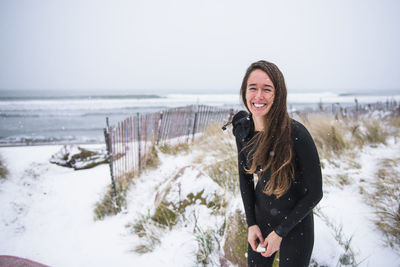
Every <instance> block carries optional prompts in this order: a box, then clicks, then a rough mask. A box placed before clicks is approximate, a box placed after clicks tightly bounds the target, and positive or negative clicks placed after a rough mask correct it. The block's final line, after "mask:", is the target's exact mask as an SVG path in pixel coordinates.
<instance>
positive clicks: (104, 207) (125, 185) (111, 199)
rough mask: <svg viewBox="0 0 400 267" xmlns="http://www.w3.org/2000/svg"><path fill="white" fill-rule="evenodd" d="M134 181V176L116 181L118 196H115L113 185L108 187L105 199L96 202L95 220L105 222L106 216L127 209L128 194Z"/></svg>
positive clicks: (127, 176)
mask: <svg viewBox="0 0 400 267" xmlns="http://www.w3.org/2000/svg"><path fill="white" fill-rule="evenodd" d="M131 181H132V174H130V175H129V174H128V175H126V176H124V177H122V178H119V179H116V180H115V189H116V190H115V191H116V195H115V196H114V195H113V189H112V185H109V186H108V187H107V190H106V192H105V193H104V195H103V198H102V199H101V200H100V201H98V202H96V204H95V208H94V219H95V220H103V219H104V218H105V217H106V216H109V215H115V214H117V213H119V212H120V211H121V210H122V209H123V208H124V207H126V205H127V203H126V194H127V192H128V189H129V185H130V184H131Z"/></svg>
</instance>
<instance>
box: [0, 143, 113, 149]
mask: <svg viewBox="0 0 400 267" xmlns="http://www.w3.org/2000/svg"><path fill="white" fill-rule="evenodd" d="M63 145H106V144H105V142H86V143H83V142H59V143H32V144H0V148H3V147H29V146H63Z"/></svg>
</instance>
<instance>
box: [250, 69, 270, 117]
mask: <svg viewBox="0 0 400 267" xmlns="http://www.w3.org/2000/svg"><path fill="white" fill-rule="evenodd" d="M274 97H275V87H274V85H273V83H272V81H271V79H270V78H269V76H268V74H267V73H266V72H264V71H262V70H260V69H256V70H254V71H252V72H251V73H250V75H249V78H248V80H247V88H246V104H247V107H248V108H249V110H250V112H251V114H252V115H253V118H254V117H260V118H262V117H264V116H265V115H267V113H268V111H269V110H270V109H271V106H272V103H273V101H274Z"/></svg>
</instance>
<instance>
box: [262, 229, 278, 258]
mask: <svg viewBox="0 0 400 267" xmlns="http://www.w3.org/2000/svg"><path fill="white" fill-rule="evenodd" d="M281 242H282V237H280V236H279V235H278V234H277V233H275V231H272V232H271V233H270V234H269V235H268V236H267V238H265V240H264V242H263V243H262V244H261V246H262V247H264V248H266V249H267V250H266V251H265V252H262V253H261V255H263V256H264V257H271V255H272V254H274V253H275V252H276V251H278V250H279V248H280V246H281Z"/></svg>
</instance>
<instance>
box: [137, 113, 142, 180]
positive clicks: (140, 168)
mask: <svg viewBox="0 0 400 267" xmlns="http://www.w3.org/2000/svg"><path fill="white" fill-rule="evenodd" d="M136 126H137V127H136V128H137V137H138V165H139V175H140V172H141V170H142V163H141V159H140V154H141V153H140V152H141V151H140V150H141V149H140V147H141V145H140V114H139V112H138V113H136Z"/></svg>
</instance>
